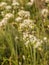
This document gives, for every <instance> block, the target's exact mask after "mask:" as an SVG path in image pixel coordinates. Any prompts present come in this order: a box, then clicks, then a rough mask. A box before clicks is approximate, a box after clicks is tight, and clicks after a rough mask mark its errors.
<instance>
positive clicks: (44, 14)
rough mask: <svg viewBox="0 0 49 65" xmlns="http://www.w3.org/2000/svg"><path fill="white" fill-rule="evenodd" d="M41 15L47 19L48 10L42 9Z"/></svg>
mask: <svg viewBox="0 0 49 65" xmlns="http://www.w3.org/2000/svg"><path fill="white" fill-rule="evenodd" d="M41 14H42V16H43V17H47V15H48V9H42V11H41Z"/></svg>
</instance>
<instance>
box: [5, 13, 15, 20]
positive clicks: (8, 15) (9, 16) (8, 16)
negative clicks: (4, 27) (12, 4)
mask: <svg viewBox="0 0 49 65" xmlns="http://www.w3.org/2000/svg"><path fill="white" fill-rule="evenodd" d="M13 17H14V15H13V14H12V13H7V14H6V15H5V18H8V19H9V18H13Z"/></svg>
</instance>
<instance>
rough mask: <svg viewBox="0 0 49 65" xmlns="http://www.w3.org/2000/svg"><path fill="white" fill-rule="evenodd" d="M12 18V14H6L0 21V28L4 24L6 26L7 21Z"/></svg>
mask: <svg viewBox="0 0 49 65" xmlns="http://www.w3.org/2000/svg"><path fill="white" fill-rule="evenodd" d="M13 17H14V15H13V14H11V13H7V14H6V15H5V17H4V18H3V19H2V20H1V21H0V26H3V25H5V24H7V22H8V20H9V19H10V18H13Z"/></svg>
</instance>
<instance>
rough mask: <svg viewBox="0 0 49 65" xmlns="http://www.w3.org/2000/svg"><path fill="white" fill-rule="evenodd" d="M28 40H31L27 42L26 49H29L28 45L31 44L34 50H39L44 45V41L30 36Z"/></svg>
mask: <svg viewBox="0 0 49 65" xmlns="http://www.w3.org/2000/svg"><path fill="white" fill-rule="evenodd" d="M28 38H29V39H28V40H27V41H26V42H25V45H26V47H28V44H29V43H31V44H32V45H33V46H34V48H38V47H39V46H40V45H41V44H42V43H43V41H42V40H40V39H38V38H37V37H36V36H33V35H29V37H28Z"/></svg>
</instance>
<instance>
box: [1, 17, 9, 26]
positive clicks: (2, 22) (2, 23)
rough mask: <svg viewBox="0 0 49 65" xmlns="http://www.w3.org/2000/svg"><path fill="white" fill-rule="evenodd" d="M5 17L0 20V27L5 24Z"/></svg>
mask: <svg viewBox="0 0 49 65" xmlns="http://www.w3.org/2000/svg"><path fill="white" fill-rule="evenodd" d="M7 20H8V19H7V18H3V19H2V21H1V22H0V27H1V26H3V25H5V24H7Z"/></svg>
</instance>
